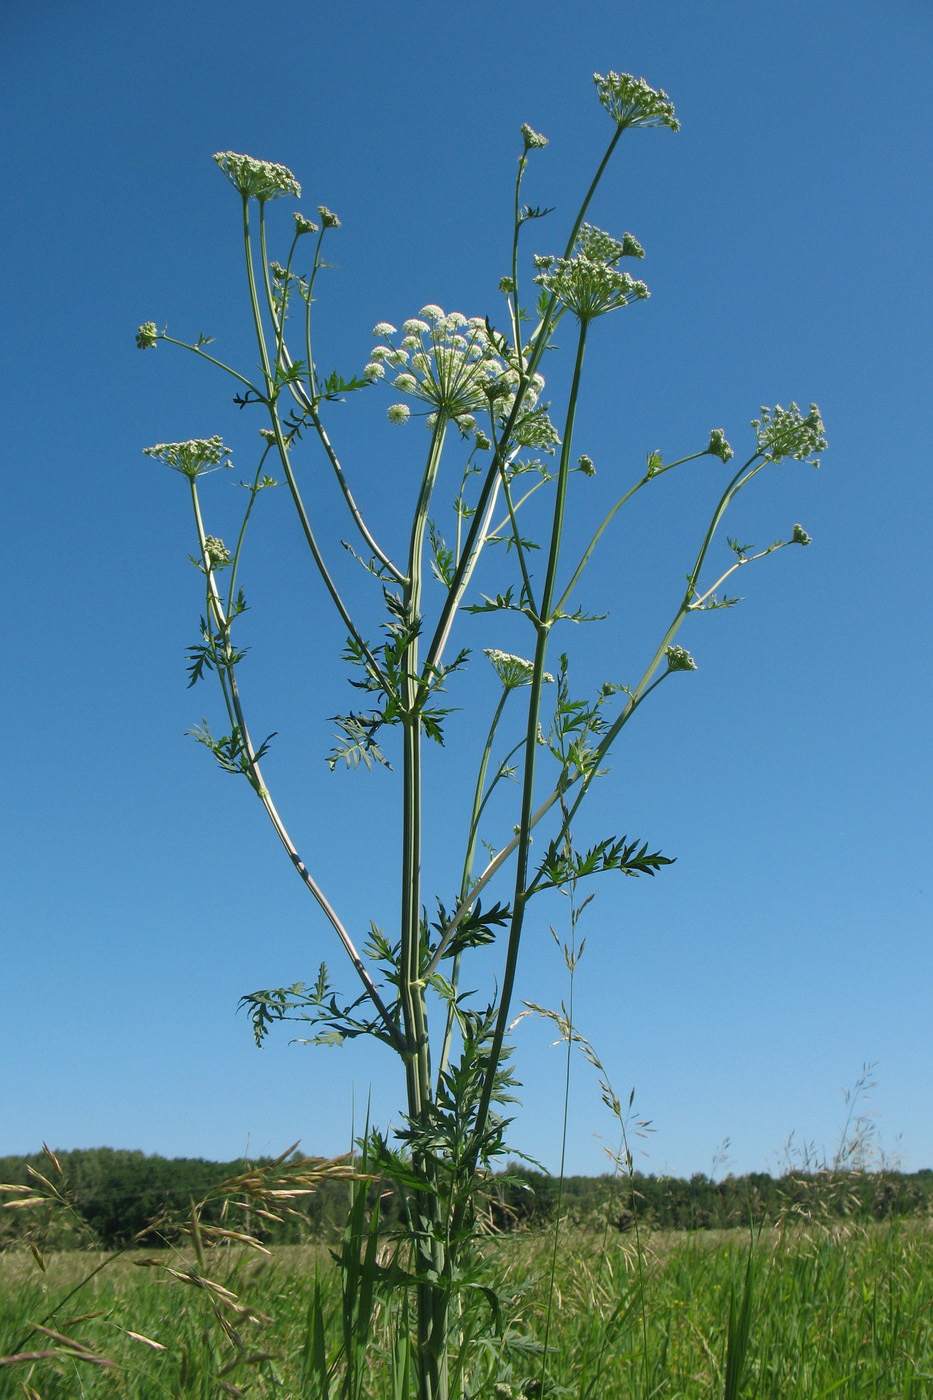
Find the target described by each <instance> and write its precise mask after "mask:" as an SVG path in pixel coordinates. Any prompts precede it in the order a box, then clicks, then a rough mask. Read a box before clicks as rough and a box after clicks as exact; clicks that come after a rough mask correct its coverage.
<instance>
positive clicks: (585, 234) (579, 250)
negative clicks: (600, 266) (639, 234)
mask: <svg viewBox="0 0 933 1400" xmlns="http://www.w3.org/2000/svg"><path fill="white" fill-rule="evenodd" d="M574 252H575V253H576V254H579V255H580V256H581V257H584V258H589V259H590V261H591V262H602V263H608V264H609V265H610V266H612V265H613V264H615V263H617V262H618V261H619V259H620V258H643V257H644V256H645V250H644V248H643V247H642V246H641V244H640V243H639V241H638V239H637V238H634V237H633V236H632V234H630V233H623V235H622V239H621V242H620V240H619V239H618V238H613V236H612V234H611V233H606V232H605V231H604V230H603V229H601V228H597V227H596V226H595V224H581V225H580V232H579V233H578V234H577V238H576V242H575V244H574Z"/></svg>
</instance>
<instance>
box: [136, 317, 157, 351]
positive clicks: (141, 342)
mask: <svg viewBox="0 0 933 1400" xmlns="http://www.w3.org/2000/svg"><path fill="white" fill-rule="evenodd" d="M158 338H159V332H158V330H157V329H156V323H155V321H144V322H143V324H142V325H141V326H140V328H139V330H138V331H137V332H136V345H137V347H138V348H139V349H140V350H152V349H153V348H154V346H155V343H156V341H157V340H158Z"/></svg>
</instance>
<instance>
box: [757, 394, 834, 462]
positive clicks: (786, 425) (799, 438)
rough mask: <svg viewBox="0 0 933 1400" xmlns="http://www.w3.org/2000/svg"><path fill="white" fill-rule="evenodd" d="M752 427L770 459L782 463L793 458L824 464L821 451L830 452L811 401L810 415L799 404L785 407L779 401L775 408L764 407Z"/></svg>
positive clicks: (820, 420)
mask: <svg viewBox="0 0 933 1400" xmlns="http://www.w3.org/2000/svg"><path fill="white" fill-rule="evenodd" d="M752 427H753V428H754V429H755V433H756V435H757V438H758V451H759V452H760V453H761V455H762V456H763V457H765V458H766V459H767V460H769V461H771V462H780V461H781V460H782V459H783V458H784V457H793V458H794V459H795V460H796V461H798V462H812V463H813V465H814V466H815V467H818V466H819V465H820V459H819V456H818V455H817V454H818V453H820V452H825V451H826V433H825V429H824V427H823V419H822V418H821V417H820V410H819V409H818V408H817V406H816V404H815V403H811V405H810V412H809V413H808V414H807V416H806V418H804V416H803V414H802V413H801V412H800V409H799V408H798V407H797V405H796V404H795V403H792V404H791V406H790V408H782V407H781V405H780V404H779V403H778V404H775V405H774V408H773V409H772V408H766V407H764V406H763V407H762V409H761V417H760V418H753V419H752Z"/></svg>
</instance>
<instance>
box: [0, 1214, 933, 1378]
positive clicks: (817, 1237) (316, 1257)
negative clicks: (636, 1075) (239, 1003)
mask: <svg viewBox="0 0 933 1400" xmlns="http://www.w3.org/2000/svg"><path fill="white" fill-rule="evenodd" d="M554 1243H555V1240H554V1233H553V1231H551V1232H548V1233H535V1234H531V1233H519V1234H516V1235H513V1236H503V1237H501V1238H499V1239H497V1240H495V1241H494V1242H490V1243H489V1244H488V1245H487V1247H486V1251H485V1258H484V1261H483V1264H482V1267H481V1270H480V1272H479V1274H478V1275H477V1280H476V1287H475V1290H474V1291H475V1295H476V1300H478V1306H473V1304H469V1305H465V1307H467V1319H468V1325H469V1317H473V1318H474V1319H475V1320H474V1323H473V1324H472V1325H473V1326H474V1327H475V1330H476V1334H477V1338H478V1340H477V1344H476V1345H475V1346H474V1347H473V1348H471V1352H470V1358H469V1361H468V1362H467V1363H466V1364H465V1366H464V1370H463V1372H462V1375H461V1377H460V1383H461V1384H462V1394H463V1395H464V1396H478V1397H479V1396H483V1397H485V1396H489V1397H492V1398H493V1400H499V1397H501V1398H502V1400H507V1397H510V1396H516V1397H517V1396H534V1395H541V1394H542V1383H541V1382H542V1374H543V1366H544V1355H543V1344H544V1339H545V1336H547V1339H548V1358H547V1372H546V1377H545V1379H544V1384H543V1393H544V1394H546V1395H553V1396H555V1397H558V1396H561V1397H562V1396H567V1397H571V1396H572V1397H578V1400H584V1397H587V1398H588V1400H616V1398H617V1397H618V1400H622V1397H625V1400H648V1397H665V1398H667V1397H669V1400H675V1397H676V1400H693V1397H701V1396H703V1397H705V1396H718V1397H727V1398H728V1400H731V1397H736V1398H737V1397H739V1396H743V1397H760V1398H761V1400H771V1397H773V1400H778V1397H780V1400H796V1397H799V1400H821V1397H823V1396H838V1397H840V1400H854V1397H862V1396H865V1397H869V1396H870V1397H878V1398H879V1400H880V1397H892V1400H893V1397H898V1400H923V1398H924V1397H929V1396H931V1395H933V1228H931V1225H930V1223H929V1222H918V1221H915V1222H909V1223H903V1222H902V1223H896V1224H891V1225H884V1226H873V1227H868V1228H858V1229H852V1230H850V1231H848V1232H845V1231H835V1232H833V1233H829V1232H827V1231H825V1230H820V1231H817V1230H809V1231H808V1230H805V1229H803V1228H801V1227H798V1228H795V1229H788V1230H787V1231H785V1232H783V1233H782V1232H779V1231H774V1230H772V1231H769V1232H765V1233H763V1234H762V1235H761V1236H760V1237H759V1238H758V1239H757V1241H756V1244H755V1249H754V1262H753V1269H752V1288H751V1305H750V1309H749V1310H748V1312H747V1313H746V1314H745V1315H744V1317H743V1310H742V1306H741V1304H742V1300H743V1298H744V1297H746V1296H747V1286H746V1285H747V1263H748V1244H749V1241H748V1237H747V1236H746V1235H743V1234H742V1233H740V1232H738V1231H728V1232H704V1233H702V1234H697V1235H692V1236H684V1235H683V1234H682V1233H672V1232H671V1233H668V1232H664V1233H657V1234H654V1235H651V1236H648V1237H645V1236H644V1235H643V1236H642V1238H641V1241H640V1247H639V1244H638V1242H636V1240H635V1239H634V1237H633V1236H632V1235H631V1234H628V1235H623V1236H620V1235H619V1234H617V1233H616V1232H614V1231H613V1232H612V1234H611V1236H607V1235H603V1234H595V1233H592V1232H588V1231H585V1230H582V1229H569V1228H568V1229H567V1230H566V1231H565V1232H562V1233H561V1235H560V1237H559V1239H558V1242H557V1250H556V1267H555V1270H554V1286H553V1293H552V1294H551V1297H552V1305H551V1309H550V1321H549V1322H548V1293H549V1287H548V1285H549V1279H550V1273H551V1265H552V1256H553V1255H554ZM134 1260H141V1261H142V1264H143V1266H142V1267H141V1266H140V1265H139V1264H138V1263H136V1262H134ZM41 1262H42V1263H43V1264H44V1266H45V1269H44V1272H43V1271H42V1270H41V1269H40V1267H39V1264H38V1263H37V1261H36V1260H35V1259H34V1258H33V1256H32V1254H30V1253H29V1252H28V1251H16V1252H8V1253H6V1254H4V1255H0V1356H3V1357H8V1356H10V1354H11V1352H12V1351H13V1349H14V1348H16V1349H17V1350H16V1354H17V1355H19V1356H22V1358H23V1359H20V1360H10V1361H8V1362H7V1363H6V1364H4V1365H0V1397H2V1398H3V1400H6V1397H8V1396H9V1397H13V1396H15V1397H19V1398H20V1400H22V1397H26V1398H27V1400H36V1397H40V1400H73V1398H74V1397H82V1396H88V1397H126V1400H158V1397H163V1396H184V1397H197V1400H214V1398H215V1397H217V1400H220V1397H223V1396H227V1395H232V1396H245V1397H251V1398H252V1397H260V1396H279V1397H283V1400H323V1396H324V1394H325V1391H324V1389H323V1387H322V1384H321V1382H320V1380H319V1379H318V1377H319V1376H320V1374H321V1370H320V1362H321V1359H322V1357H325V1356H326V1358H327V1359H328V1360H329V1361H333V1362H334V1363H335V1365H334V1369H333V1376H334V1379H333V1384H332V1388H331V1390H330V1395H331V1400H342V1387H341V1364H340V1358H339V1353H340V1345H341V1314H342V1309H341V1299H340V1288H339V1278H338V1274H337V1270H336V1267H335V1266H334V1264H333V1263H332V1262H331V1260H330V1257H329V1255H328V1254H327V1252H326V1251H324V1250H322V1249H313V1248H310V1247H309V1248H299V1247H282V1248H279V1249H277V1250H275V1251H273V1253H272V1254H271V1255H270V1256H268V1257H267V1256H263V1255H257V1254H255V1253H254V1252H252V1251H248V1250H241V1249H239V1248H236V1247H233V1248H229V1249H227V1248H225V1249H223V1250H221V1251H212V1252H211V1256H210V1258H209V1259H208V1261H206V1262H207V1264H208V1266H209V1267H208V1268H207V1269H205V1268H204V1267H203V1265H204V1263H205V1261H204V1260H203V1259H202V1260H201V1263H200V1264H199V1262H198V1260H197V1259H196V1258H195V1257H194V1256H193V1255H191V1254H189V1255H187V1256H183V1255H180V1254H177V1253H174V1252H170V1251H166V1252H164V1253H161V1254H159V1255H158V1256H156V1255H155V1254H154V1252H153V1251H146V1252H145V1254H144V1253H143V1252H141V1251H140V1252H137V1253H136V1255H135V1256H129V1257H124V1258H121V1259H119V1260H117V1261H115V1262H114V1263H113V1264H112V1265H111V1266H110V1267H108V1268H106V1269H104V1270H103V1271H102V1272H101V1273H100V1274H98V1275H97V1277H96V1278H95V1279H93V1280H92V1281H91V1282H90V1283H89V1284H88V1285H87V1286H86V1287H85V1288H83V1289H82V1290H81V1291H80V1292H79V1293H77V1294H76V1295H75V1296H74V1298H73V1299H71V1301H70V1302H68V1303H66V1305H65V1307H64V1308H62V1309H61V1310H60V1311H59V1312H57V1313H56V1314H55V1316H54V1318H51V1319H49V1321H48V1323H47V1327H46V1330H44V1331H40V1332H37V1331H35V1330H34V1331H32V1332H31V1333H30V1332H29V1327H28V1323H29V1322H40V1321H41V1320H42V1319H43V1318H44V1317H45V1316H46V1314H47V1313H48V1312H49V1311H50V1309H51V1308H52V1307H53V1306H54V1305H55V1304H56V1303H58V1301H59V1300H60V1299H61V1298H62V1297H63V1296H64V1295H66V1294H67V1293H68V1290H69V1288H70V1287H72V1286H73V1285H74V1284H75V1283H76V1282H77V1281H78V1280H79V1279H81V1278H82V1277H84V1275H85V1274H86V1273H87V1272H89V1270H90V1269H91V1268H93V1267H94V1266H95V1263H96V1262H98V1259H97V1257H96V1256H94V1255H92V1254H83V1253H78V1252H71V1253H66V1254H61V1255H57V1256H54V1257H51V1258H44V1259H42V1261H41ZM147 1265H148V1266H147ZM487 1289H488V1291H487ZM493 1290H494V1291H495V1294H496V1295H497V1298H498V1307H499V1308H501V1312H498V1315H497V1307H496V1305H494V1303H493ZM315 1297H316V1298H317V1302H318V1304H319V1305H320V1306H319V1307H315ZM730 1303H731V1305H732V1312H733V1318H732V1331H733V1334H734V1338H733V1341H734V1347H733V1350H734V1353H735V1355H734V1356H733V1365H732V1368H731V1371H730V1369H729V1368H728V1367H727V1364H726V1351H727V1332H728V1330H729V1319H730ZM470 1308H472V1311H470V1310H469V1309H470ZM316 1318H317V1321H316ZM490 1318H492V1319H493V1321H494V1322H495V1323H496V1325H495V1326H494V1327H492V1328H491V1329H490V1328H489V1327H488V1325H487V1324H488V1323H489V1321H490ZM744 1322H747V1324H748V1348H747V1354H746V1356H745V1360H744V1365H743V1366H742V1367H741V1368H738V1369H737V1368H736V1367H735V1365H734V1362H735V1359H736V1355H739V1354H740V1353H741V1347H740V1346H739V1345H737V1343H738V1340H739V1338H740V1336H741V1334H742V1328H743V1323H744ZM322 1323H323V1327H322V1325H321V1324H322ZM399 1323H400V1318H399V1314H398V1304H397V1303H395V1302H392V1303H388V1302H385V1303H382V1302H379V1301H378V1300H376V1301H375V1303H374V1306H373V1313H372V1326H371V1329H370V1336H371V1343H370V1346H369V1348H368V1353H367V1357H366V1363H365V1367H364V1388H363V1390H362V1392H361V1394H362V1396H363V1397H365V1400H383V1397H385V1400H401V1397H403V1396H404V1395H405V1393H406V1383H405V1380H404V1374H405V1357H404V1349H403V1348H401V1349H400V1346H399V1343H398V1340H397V1338H398V1335H399V1332H400V1327H399ZM26 1334H28V1337H27V1339H26V1341H25V1344H24V1337H25V1336H26ZM24 1353H25V1355H23V1354H24ZM37 1353H46V1354H45V1355H37Z"/></svg>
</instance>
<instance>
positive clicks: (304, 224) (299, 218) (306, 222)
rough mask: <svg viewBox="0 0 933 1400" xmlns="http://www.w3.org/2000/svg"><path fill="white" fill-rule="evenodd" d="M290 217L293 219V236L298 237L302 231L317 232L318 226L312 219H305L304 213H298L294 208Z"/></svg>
mask: <svg viewBox="0 0 933 1400" xmlns="http://www.w3.org/2000/svg"><path fill="white" fill-rule="evenodd" d="M292 218H293V219H294V220H295V237H296V238H300V237H301V235H302V234H303V233H317V232H318V226H317V224H316V223H315V222H314V221H313V219H306V218H305V216H304V214H299V212H298V210H297V209H296V210H295V212H294V214H293V215H292Z"/></svg>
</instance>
